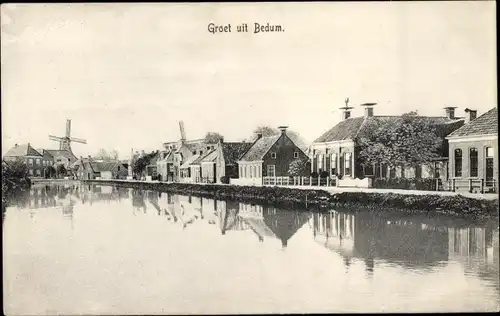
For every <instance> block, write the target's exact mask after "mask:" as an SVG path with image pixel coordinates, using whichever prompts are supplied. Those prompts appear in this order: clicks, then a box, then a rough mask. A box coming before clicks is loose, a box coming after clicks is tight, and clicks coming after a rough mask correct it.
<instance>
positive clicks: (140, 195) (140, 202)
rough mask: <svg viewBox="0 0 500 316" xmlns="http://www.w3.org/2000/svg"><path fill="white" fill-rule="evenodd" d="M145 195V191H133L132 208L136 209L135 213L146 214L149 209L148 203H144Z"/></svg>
mask: <svg viewBox="0 0 500 316" xmlns="http://www.w3.org/2000/svg"><path fill="white" fill-rule="evenodd" d="M144 195H145V194H144V191H143V190H136V189H132V206H133V207H134V212H135V211H140V210H142V211H143V212H144V213H146V209H147V207H146V203H145V202H144V199H145V196H144Z"/></svg>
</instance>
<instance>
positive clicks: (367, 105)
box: [361, 103, 377, 117]
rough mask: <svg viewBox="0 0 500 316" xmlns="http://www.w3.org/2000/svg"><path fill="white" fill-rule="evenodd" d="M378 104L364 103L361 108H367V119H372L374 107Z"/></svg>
mask: <svg viewBox="0 0 500 316" xmlns="http://www.w3.org/2000/svg"><path fill="white" fill-rule="evenodd" d="M376 104H377V103H363V104H361V106H364V107H365V117H372V116H373V106H375V105H376Z"/></svg>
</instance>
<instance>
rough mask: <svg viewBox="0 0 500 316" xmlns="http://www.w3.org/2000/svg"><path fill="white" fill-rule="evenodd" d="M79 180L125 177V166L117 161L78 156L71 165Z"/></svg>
mask: <svg viewBox="0 0 500 316" xmlns="http://www.w3.org/2000/svg"><path fill="white" fill-rule="evenodd" d="M71 168H72V170H73V172H74V174H75V175H76V177H77V179H79V180H91V179H97V178H100V179H126V178H127V175H128V171H127V168H126V167H125V166H124V165H123V164H122V163H121V162H119V161H117V160H116V161H95V160H93V159H92V158H91V157H88V158H82V157H81V158H80V159H78V160H77V161H76V162H75V163H73V165H72V166H71Z"/></svg>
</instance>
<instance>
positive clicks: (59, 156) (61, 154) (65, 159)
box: [45, 149, 78, 170]
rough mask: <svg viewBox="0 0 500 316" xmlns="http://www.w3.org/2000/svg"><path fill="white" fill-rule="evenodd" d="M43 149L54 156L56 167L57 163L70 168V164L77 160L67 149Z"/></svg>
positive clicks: (55, 166)
mask: <svg viewBox="0 0 500 316" xmlns="http://www.w3.org/2000/svg"><path fill="white" fill-rule="evenodd" d="M45 151H47V153H48V154H50V155H51V156H52V157H54V168H56V169H57V166H58V165H63V166H64V168H66V170H71V165H72V164H73V163H74V162H75V161H77V160H78V158H77V157H76V156H75V155H74V154H73V153H72V152H71V151H69V150H59V149H46V150H45Z"/></svg>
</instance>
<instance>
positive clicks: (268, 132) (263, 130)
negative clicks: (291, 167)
mask: <svg viewBox="0 0 500 316" xmlns="http://www.w3.org/2000/svg"><path fill="white" fill-rule="evenodd" d="M279 133H281V131H280V130H279V129H278V128H273V127H271V126H267V125H261V126H259V127H257V128H256V129H255V130H254V131H253V135H252V136H251V137H250V138H249V141H250V142H253V141H255V140H256V139H257V134H262V137H268V136H274V135H278V134H279ZM286 134H287V135H288V137H289V138H290V139H291V140H292V141H293V142H294V143H295V145H297V146H298V147H299V148H300V149H302V150H303V151H305V150H307V147H308V145H307V143H306V142H305V141H304V140H303V139H302V137H301V136H300V135H299V133H297V132H295V131H293V130H290V129H289V130H287V131H286Z"/></svg>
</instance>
